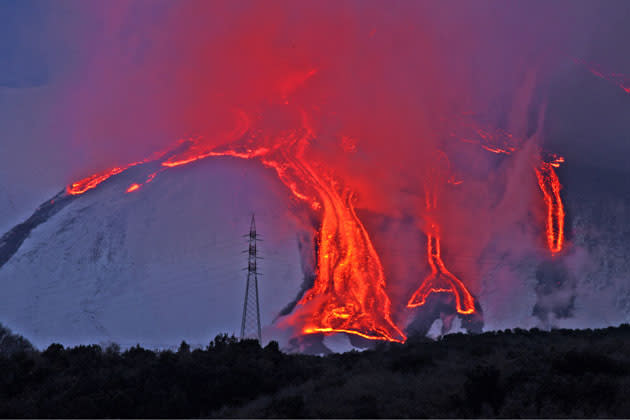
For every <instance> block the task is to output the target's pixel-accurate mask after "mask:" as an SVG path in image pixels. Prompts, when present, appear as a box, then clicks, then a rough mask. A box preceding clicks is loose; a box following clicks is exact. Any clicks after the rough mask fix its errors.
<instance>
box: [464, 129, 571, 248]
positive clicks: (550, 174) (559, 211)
mask: <svg viewBox="0 0 630 420" xmlns="http://www.w3.org/2000/svg"><path fill="white" fill-rule="evenodd" d="M473 128H474V130H475V132H476V133H477V135H478V136H479V137H480V138H481V140H479V139H466V138H465V139H463V141H464V142H466V143H473V144H479V145H480V146H481V147H482V148H483V149H484V150H487V151H489V152H492V153H495V154H505V155H510V154H512V153H513V152H514V151H516V150H517V148H516V147H515V146H513V144H515V143H519V141H518V140H517V139H515V138H514V137H513V136H512V134H511V133H509V132H507V131H505V130H500V129H499V130H495V132H494V133H491V132H490V131H488V130H486V129H483V128H479V127H477V126H475V125H474V124H473ZM563 162H564V158H563V157H561V156H556V155H551V159H550V160H549V161H546V160H544V159H543V158H542V157H539V163H538V164H537V165H536V166H534V171H535V173H536V179H537V180H538V186H539V187H540V190H541V191H542V193H543V199H544V202H545V206H546V212H547V215H546V218H545V232H546V234H545V236H546V239H547V246H548V248H549V251H550V252H551V254H552V255H555V254H557V253H558V252H560V251H562V249H563V247H564V218H565V212H564V205H563V204H562V197H561V196H560V189H561V188H562V185H561V184H560V179H559V178H558V175H557V174H556V171H555V168H558V167H560V164H561V163H563Z"/></svg>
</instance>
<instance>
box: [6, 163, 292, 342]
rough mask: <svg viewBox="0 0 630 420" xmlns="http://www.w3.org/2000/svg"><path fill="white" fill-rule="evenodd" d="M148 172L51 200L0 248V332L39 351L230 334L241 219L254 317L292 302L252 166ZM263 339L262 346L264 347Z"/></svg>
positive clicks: (284, 262) (266, 200)
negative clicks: (254, 257) (253, 278)
mask: <svg viewBox="0 0 630 420" xmlns="http://www.w3.org/2000/svg"><path fill="white" fill-rule="evenodd" d="M154 166H155V164H153V163H149V164H145V165H139V166H137V167H134V168H130V169H129V170H127V171H125V172H123V173H121V174H118V175H116V176H113V177H111V178H110V179H108V180H107V181H105V182H103V183H102V184H100V185H99V186H98V187H97V188H95V189H93V190H90V191H88V192H86V193H85V194H82V195H78V196H71V195H68V194H66V193H65V192H62V193H60V194H58V195H57V196H55V197H54V198H52V199H51V200H49V201H47V202H45V203H44V204H42V205H41V206H40V207H39V208H38V209H37V210H36V211H35V213H34V214H33V215H32V216H31V217H30V218H29V219H28V220H26V221H25V222H24V223H22V224H20V225H18V226H16V227H14V228H13V229H12V230H10V231H9V232H7V233H6V234H5V235H4V236H3V237H2V238H0V284H1V285H2V293H1V294H0V322H2V323H3V324H5V325H8V326H10V327H11V328H12V329H13V330H14V331H17V332H19V333H21V334H24V335H26V336H29V337H31V338H32V341H33V343H34V344H35V345H36V346H38V347H44V346H47V345H48V344H50V343H51V342H61V343H63V344H67V345H72V344H80V343H99V342H100V343H103V342H110V341H113V342H117V343H119V344H121V345H122V346H129V345H135V344H136V343H140V344H142V345H144V346H146V347H160V348H165V347H172V346H175V345H178V343H179V342H180V341H181V340H182V339H185V340H187V341H188V342H189V343H191V344H199V345H203V344H207V343H208V341H209V340H210V339H211V338H213V337H214V336H215V335H216V334H219V333H226V332H227V333H235V334H238V333H239V329H240V321H241V313H242V305H243V296H244V289H245V277H246V271H243V267H246V266H247V254H244V253H242V251H243V250H245V249H247V238H245V237H243V235H244V234H247V233H248V230H249V223H250V218H251V214H252V212H255V214H256V224H257V228H258V233H259V234H261V235H262V236H263V238H264V242H261V243H259V249H260V255H261V256H262V257H263V258H264V260H260V261H259V271H260V272H261V273H263V274H264V276H261V277H259V283H260V299H261V318H262V322H263V327H264V328H265V329H264V330H263V332H264V333H267V334H265V335H267V337H268V338H269V337H270V336H271V335H273V329H272V328H271V327H270V324H271V323H272V321H273V319H274V318H275V317H276V315H277V314H278V313H279V312H280V311H281V310H282V309H283V307H284V306H285V305H287V303H289V302H291V301H293V300H294V299H295V297H296V295H297V294H298V292H299V290H300V286H301V283H302V280H303V274H302V269H301V266H300V254H299V249H298V231H299V228H298V226H297V222H296V221H295V218H293V217H292V216H291V214H290V212H289V209H290V207H291V202H290V200H291V199H290V197H289V193H288V192H287V191H286V189H285V188H284V186H283V185H282V184H281V183H280V182H279V181H278V180H277V177H276V176H275V173H273V171H271V170H268V169H264V168H263V167H262V166H260V165H259V164H257V163H256V162H251V161H242V160H238V159H232V158H216V159H208V160H205V161H202V162H197V163H195V164H191V165H187V166H186V167H181V168H176V169H173V170H170V171H168V172H167V173H163V174H160V176H158V177H157V178H156V179H155V180H154V181H153V182H151V183H148V184H146V185H143V186H142V188H140V189H138V190H136V191H134V192H132V193H126V191H127V189H128V187H129V185H131V184H132V183H134V182H137V181H138V180H143V179H146V176H147V174H149V173H151V172H153V171H154V170H155V169H156V168H155V167H154ZM265 341H267V340H265Z"/></svg>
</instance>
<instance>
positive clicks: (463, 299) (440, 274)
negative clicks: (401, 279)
mask: <svg viewBox="0 0 630 420" xmlns="http://www.w3.org/2000/svg"><path fill="white" fill-rule="evenodd" d="M436 205H437V196H436V195H435V194H431V193H430V192H429V190H428V189H427V197H426V207H427V211H428V213H429V215H430V214H431V212H432V211H434V210H435V207H436ZM441 252H442V251H441V247H440V229H439V226H438V225H437V224H436V223H435V222H432V223H431V224H430V231H429V232H427V261H428V262H429V267H431V274H429V275H428V276H427V277H426V278H425V279H424V281H423V282H422V284H421V285H420V287H419V288H418V289H417V290H416V291H415V292H414V293H413V295H412V296H411V298H410V299H409V302H408V303H407V307H408V308H415V307H418V306H422V305H424V304H425V303H426V299H427V297H428V296H429V295H430V294H431V293H452V294H453V296H454V297H455V308H456V310H457V312H458V313H460V314H464V315H468V314H472V313H474V312H475V300H474V298H473V297H472V295H471V294H470V292H469V291H468V289H466V286H465V285H464V283H462V281H461V280H460V279H458V278H457V277H456V276H455V275H454V274H453V273H451V272H450V271H449V270H448V269H447V268H446V265H445V264H444V261H443V260H442V255H441Z"/></svg>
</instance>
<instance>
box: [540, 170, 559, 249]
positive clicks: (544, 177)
mask: <svg viewBox="0 0 630 420" xmlns="http://www.w3.org/2000/svg"><path fill="white" fill-rule="evenodd" d="M563 161H564V159H562V158H559V159H556V160H554V161H552V162H542V163H541V165H540V167H539V168H536V178H537V179H538V185H539V186H540V190H541V191H542V192H543V197H544V200H545V205H546V206H547V217H546V234H547V245H548V247H549V250H550V251H551V253H552V254H557V253H558V252H560V251H562V247H563V245H564V217H565V213H564V206H563V204H562V198H561V197H560V189H561V188H562V185H560V180H559V179H558V175H557V174H556V171H555V170H554V168H557V167H558V166H559V164H560V162H563Z"/></svg>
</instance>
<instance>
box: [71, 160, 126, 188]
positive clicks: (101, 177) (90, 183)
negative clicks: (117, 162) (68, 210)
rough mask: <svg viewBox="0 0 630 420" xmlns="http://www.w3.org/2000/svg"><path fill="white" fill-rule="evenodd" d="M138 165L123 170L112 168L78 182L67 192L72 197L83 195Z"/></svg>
mask: <svg viewBox="0 0 630 420" xmlns="http://www.w3.org/2000/svg"><path fill="white" fill-rule="evenodd" d="M137 164H138V163H132V164H129V165H127V166H125V167H123V168H118V167H116V168H112V169H109V170H107V171H104V172H101V173H98V174H94V175H91V176H89V177H87V178H84V179H82V180H80V181H77V182H75V183H73V184H70V185H68V187H67V188H66V192H67V193H68V194H71V195H80V194H83V193H85V192H87V191H89V190H91V189H93V188H96V187H97V186H98V185H99V184H100V183H101V182H103V181H105V180H107V179H108V178H110V177H112V176H114V175H117V174H119V173H121V172H123V171H124V170H126V169H128V168H130V167H132V166H134V165H137Z"/></svg>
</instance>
